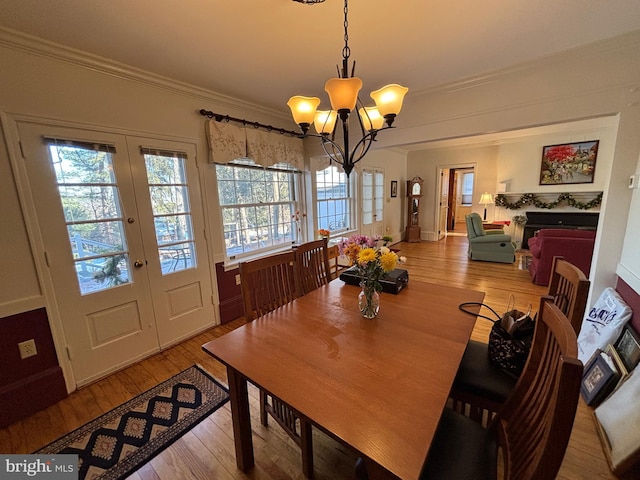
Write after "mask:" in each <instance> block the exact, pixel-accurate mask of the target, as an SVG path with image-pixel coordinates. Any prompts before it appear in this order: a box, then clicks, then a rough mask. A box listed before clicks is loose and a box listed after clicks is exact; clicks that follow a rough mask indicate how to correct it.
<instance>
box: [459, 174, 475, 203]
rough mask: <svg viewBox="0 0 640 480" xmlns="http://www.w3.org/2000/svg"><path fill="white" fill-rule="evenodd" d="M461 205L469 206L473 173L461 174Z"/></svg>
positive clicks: (471, 195)
mask: <svg viewBox="0 0 640 480" xmlns="http://www.w3.org/2000/svg"><path fill="white" fill-rule="evenodd" d="M461 194H462V204H463V205H471V202H472V200H471V198H472V197H473V172H465V173H463V174H462V188H461Z"/></svg>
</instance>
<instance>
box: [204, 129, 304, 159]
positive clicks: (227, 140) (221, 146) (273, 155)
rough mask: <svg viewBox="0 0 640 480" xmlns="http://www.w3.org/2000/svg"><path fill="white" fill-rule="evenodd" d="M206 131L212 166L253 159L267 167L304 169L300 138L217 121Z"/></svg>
mask: <svg viewBox="0 0 640 480" xmlns="http://www.w3.org/2000/svg"><path fill="white" fill-rule="evenodd" d="M206 127H207V139H208V142H209V151H210V156H209V158H210V161H211V163H229V162H231V161H232V160H235V159H238V158H250V159H251V160H253V161H254V162H255V163H256V164H258V165H262V166H264V167H270V166H271V165H275V164H277V163H283V162H284V163H288V164H290V165H292V166H293V167H295V168H297V169H299V170H302V169H304V148H303V144H302V139H300V138H297V137H291V136H288V135H283V134H281V133H278V132H269V131H262V130H258V129H256V128H246V127H244V126H236V125H232V124H230V123H228V122H218V121H216V120H209V121H208V122H207V125H206Z"/></svg>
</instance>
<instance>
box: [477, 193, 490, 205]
mask: <svg viewBox="0 0 640 480" xmlns="http://www.w3.org/2000/svg"><path fill="white" fill-rule="evenodd" d="M492 203H493V196H491V194H490V193H487V192H484V193H483V194H482V195H480V205H491V204H492Z"/></svg>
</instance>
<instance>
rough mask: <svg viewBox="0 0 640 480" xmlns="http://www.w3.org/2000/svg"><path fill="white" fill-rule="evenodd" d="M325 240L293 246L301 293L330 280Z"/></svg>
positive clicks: (305, 292)
mask: <svg viewBox="0 0 640 480" xmlns="http://www.w3.org/2000/svg"><path fill="white" fill-rule="evenodd" d="M327 241H328V240H327V239H326V238H323V239H320V240H314V241H311V242H306V243H303V244H302V245H298V246H297V247H295V248H294V252H295V255H296V266H297V268H298V279H299V281H300V288H301V289H302V294H303V295H306V294H307V293H309V292H311V291H312V290H315V289H316V288H318V287H321V286H322V285H326V284H327V283H329V282H330V281H331V272H330V269H329V252H328V246H327Z"/></svg>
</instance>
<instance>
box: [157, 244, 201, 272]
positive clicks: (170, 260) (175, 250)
mask: <svg viewBox="0 0 640 480" xmlns="http://www.w3.org/2000/svg"><path fill="white" fill-rule="evenodd" d="M158 255H159V256H160V265H161V268H162V273H163V274H164V275H166V274H167V273H171V272H179V271H180V270H186V269H188V268H194V267H195V265H196V263H195V248H194V245H193V242H188V243H178V244H174V245H171V246H169V247H160V248H158Z"/></svg>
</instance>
